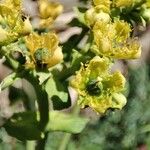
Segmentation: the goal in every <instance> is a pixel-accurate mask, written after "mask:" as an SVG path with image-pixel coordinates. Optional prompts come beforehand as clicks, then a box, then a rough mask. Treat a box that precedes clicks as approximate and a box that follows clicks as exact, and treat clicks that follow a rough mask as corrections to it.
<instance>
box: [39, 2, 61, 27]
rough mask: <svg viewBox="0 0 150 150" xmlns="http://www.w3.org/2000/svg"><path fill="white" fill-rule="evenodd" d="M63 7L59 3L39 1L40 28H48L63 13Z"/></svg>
mask: <svg viewBox="0 0 150 150" xmlns="http://www.w3.org/2000/svg"><path fill="white" fill-rule="evenodd" d="M62 11H63V6H62V5H60V4H59V3H55V2H49V1H48V0H39V12H40V17H41V22H40V26H41V27H48V26H49V25H51V24H52V23H53V22H54V20H55V19H56V18H57V17H58V16H59V15H60V14H61V13H62Z"/></svg>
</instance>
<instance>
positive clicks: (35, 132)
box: [4, 112, 43, 140]
mask: <svg viewBox="0 0 150 150" xmlns="http://www.w3.org/2000/svg"><path fill="white" fill-rule="evenodd" d="M4 128H5V129H6V131H7V132H8V134H9V135H11V136H13V137H16V138H18V139H20V140H36V139H41V138H42V136H43V133H42V132H41V131H40V130H39V123H38V121H37V116H36V113H34V112H24V113H17V114H14V115H13V116H12V117H11V118H10V119H9V120H8V121H7V122H6V123H5V125H4Z"/></svg>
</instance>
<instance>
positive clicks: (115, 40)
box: [92, 20, 141, 59]
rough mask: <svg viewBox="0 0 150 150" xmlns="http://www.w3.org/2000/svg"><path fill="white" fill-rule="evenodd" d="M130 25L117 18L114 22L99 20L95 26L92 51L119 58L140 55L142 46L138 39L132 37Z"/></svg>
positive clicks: (131, 57) (130, 57)
mask: <svg viewBox="0 0 150 150" xmlns="http://www.w3.org/2000/svg"><path fill="white" fill-rule="evenodd" d="M130 32H131V28H130V25H129V24H128V23H126V22H124V21H121V20H116V21H115V22H114V23H106V22H102V21H98V22H96V23H95V25H94V27H93V33H94V42H95V43H94V45H93V47H92V51H93V52H95V53H96V54H97V55H103V56H107V57H111V58H118V59H133V58H138V57H140V54H141V46H140V44H139V43H138V41H137V40H136V39H131V38H130Z"/></svg>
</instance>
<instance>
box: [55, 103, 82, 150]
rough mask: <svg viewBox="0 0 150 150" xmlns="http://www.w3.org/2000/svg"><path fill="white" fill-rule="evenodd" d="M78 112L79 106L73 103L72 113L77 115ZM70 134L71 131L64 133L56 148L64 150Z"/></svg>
mask: <svg viewBox="0 0 150 150" xmlns="http://www.w3.org/2000/svg"><path fill="white" fill-rule="evenodd" d="M79 113H80V108H79V106H78V105H77V104H75V106H74V108H73V111H72V114H73V115H74V116H78V115H79ZM71 135H72V134H71V133H64V136H63V139H62V142H61V143H60V146H59V148H58V150H66V149H67V146H68V143H69V141H70V139H71Z"/></svg>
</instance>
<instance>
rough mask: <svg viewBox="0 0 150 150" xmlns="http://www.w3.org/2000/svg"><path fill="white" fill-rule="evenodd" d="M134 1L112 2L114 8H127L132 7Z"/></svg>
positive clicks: (115, 0) (118, 0) (117, 0)
mask: <svg viewBox="0 0 150 150" xmlns="http://www.w3.org/2000/svg"><path fill="white" fill-rule="evenodd" d="M134 3H135V0H113V4H114V5H115V6H116V7H128V6H132V5H134Z"/></svg>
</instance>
